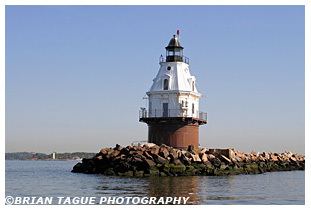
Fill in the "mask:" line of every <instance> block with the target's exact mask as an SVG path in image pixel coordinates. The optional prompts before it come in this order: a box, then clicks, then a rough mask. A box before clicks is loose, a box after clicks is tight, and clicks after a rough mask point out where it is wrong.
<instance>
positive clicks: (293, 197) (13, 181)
mask: <svg viewBox="0 0 311 210" xmlns="http://www.w3.org/2000/svg"><path fill="white" fill-rule="evenodd" d="M76 163H77V161H15V160H6V161H5V194H6V196H14V197H15V196H44V197H45V196H46V197H51V196H55V197H59V196H64V197H67V196H70V197H75V196H94V197H101V196H106V197H108V196H123V197H125V196H138V197H145V196H147V197H160V196H164V197H166V196H184V197H190V199H189V201H188V202H187V204H201V205H204V204H239V205H243V204H254V205H261V204H283V205H288V204H304V203H305V173H304V171H290V172H272V173H265V174H258V175H237V176H224V177H207V176H193V177H148V178H126V177H113V176H103V175H97V174H77V173H71V172H70V171H71V169H72V167H73V166H74V165H75V164H76Z"/></svg>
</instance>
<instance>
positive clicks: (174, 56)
mask: <svg viewBox="0 0 311 210" xmlns="http://www.w3.org/2000/svg"><path fill="white" fill-rule="evenodd" d="M165 49H166V56H165V57H164V56H162V55H161V56H160V59H159V64H160V69H159V71H158V73H157V75H156V77H155V78H154V79H153V84H152V86H151V88H150V90H149V91H148V92H147V93H146V94H147V96H148V102H149V105H148V108H141V110H140V112H139V121H140V122H145V123H147V124H148V142H150V143H155V144H157V145H161V144H166V145H168V146H171V147H175V148H180V149H185V148H187V147H188V146H189V145H193V146H194V147H195V148H197V147H198V146H199V126H200V125H204V124H206V123H207V113H204V112H200V111H199V110H200V109H199V102H200V98H201V96H202V95H201V94H200V93H199V92H198V90H197V87H196V78H195V77H194V76H193V75H191V72H190V67H189V59H188V58H187V57H185V56H184V54H183V49H184V48H183V47H182V46H181V44H180V41H179V31H177V35H173V37H172V38H171V39H170V41H169V43H168V45H167V46H166V47H165Z"/></svg>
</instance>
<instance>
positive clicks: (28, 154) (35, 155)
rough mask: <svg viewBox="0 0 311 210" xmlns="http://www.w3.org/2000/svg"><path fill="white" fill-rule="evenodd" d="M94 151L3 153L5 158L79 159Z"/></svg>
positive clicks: (91, 154)
mask: <svg viewBox="0 0 311 210" xmlns="http://www.w3.org/2000/svg"><path fill="white" fill-rule="evenodd" d="M95 154H96V153H91V152H72V153H70V152H65V153H54V157H53V153H51V154H45V153H35V152H8V153H5V160H81V159H82V158H91V157H93V156H94V155H95Z"/></svg>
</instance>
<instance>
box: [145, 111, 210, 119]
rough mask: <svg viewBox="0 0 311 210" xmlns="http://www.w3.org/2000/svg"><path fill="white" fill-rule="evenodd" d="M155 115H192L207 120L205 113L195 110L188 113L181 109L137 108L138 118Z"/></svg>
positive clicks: (153, 116)
mask: <svg viewBox="0 0 311 210" xmlns="http://www.w3.org/2000/svg"><path fill="white" fill-rule="evenodd" d="M155 117H193V118H197V119H200V120H204V121H207V113H206V112H200V111H196V112H194V113H192V112H191V113H188V112H187V110H183V109H152V110H150V111H148V110H147V109H146V108H141V109H140V110H139V118H155Z"/></svg>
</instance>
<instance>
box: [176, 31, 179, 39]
mask: <svg viewBox="0 0 311 210" xmlns="http://www.w3.org/2000/svg"><path fill="white" fill-rule="evenodd" d="M176 34H177V37H178V38H179V30H178V29H177V32H176Z"/></svg>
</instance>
